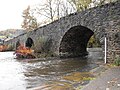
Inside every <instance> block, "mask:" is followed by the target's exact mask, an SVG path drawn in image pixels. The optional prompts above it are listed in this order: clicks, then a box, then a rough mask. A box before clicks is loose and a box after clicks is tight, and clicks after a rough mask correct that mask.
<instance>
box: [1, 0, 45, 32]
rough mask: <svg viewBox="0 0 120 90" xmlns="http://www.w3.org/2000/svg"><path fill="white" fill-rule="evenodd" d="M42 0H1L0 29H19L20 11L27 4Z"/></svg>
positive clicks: (20, 22) (37, 2)
mask: <svg viewBox="0 0 120 90" xmlns="http://www.w3.org/2000/svg"><path fill="white" fill-rule="evenodd" d="M41 1H42V2H43V1H44V0H2V1H1V2H0V30H6V29H21V24H22V21H23V18H22V12H23V10H25V9H26V8H27V6H28V5H30V6H34V5H36V4H39V3H41Z"/></svg>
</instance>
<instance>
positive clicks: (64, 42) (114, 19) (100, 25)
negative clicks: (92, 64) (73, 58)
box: [6, 0, 120, 61]
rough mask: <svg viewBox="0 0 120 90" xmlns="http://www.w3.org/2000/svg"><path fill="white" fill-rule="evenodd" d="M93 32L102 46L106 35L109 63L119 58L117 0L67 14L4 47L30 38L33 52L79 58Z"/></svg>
mask: <svg viewBox="0 0 120 90" xmlns="http://www.w3.org/2000/svg"><path fill="white" fill-rule="evenodd" d="M93 33H94V34H95V36H96V37H97V38H98V39H99V41H100V43H101V45H103V47H104V37H105V34H106V35H107V58H109V59H110V60H111V61H112V60H114V58H115V56H116V55H117V54H118V55H120V0H118V1H117V2H115V3H110V4H106V5H103V6H100V7H95V8H91V9H88V10H85V11H82V12H77V13H74V14H71V15H68V16H66V17H63V18H61V19H59V20H57V21H54V22H52V23H50V24H48V25H45V26H43V27H40V28H38V29H36V30H34V31H30V32H28V33H25V34H23V35H20V36H18V37H16V38H14V39H13V40H10V41H8V42H6V44H10V43H11V44H12V45H13V47H14V48H15V46H16V42H17V41H18V40H20V41H21V43H24V44H25V43H26V40H27V38H31V39H32V40H33V42H34V45H33V46H32V48H34V49H35V51H36V52H41V50H42V49H43V48H44V49H45V48H46V47H47V48H48V51H50V52H53V53H55V54H57V55H59V54H60V52H62V53H64V52H67V53H69V54H71V55H78V56H79V55H81V54H82V53H86V45H87V42H88V40H89V38H90V37H91V36H92V35H93ZM46 42H49V44H47V43H46ZM44 45H46V47H44ZM49 45H50V46H49Z"/></svg>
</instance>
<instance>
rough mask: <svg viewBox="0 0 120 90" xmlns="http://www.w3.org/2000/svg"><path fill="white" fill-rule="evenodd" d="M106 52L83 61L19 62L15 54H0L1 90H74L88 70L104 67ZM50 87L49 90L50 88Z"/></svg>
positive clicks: (97, 53)
mask: <svg viewBox="0 0 120 90" xmlns="http://www.w3.org/2000/svg"><path fill="white" fill-rule="evenodd" d="M103 62H104V61H103V52H101V51H100V50H97V51H91V52H89V55H88V56H86V57H81V58H67V59H59V58H58V59H53V60H39V59H38V60H33V61H30V60H29V61H27V60H17V59H15V56H14V55H13V52H0V90H26V89H31V88H34V87H39V88H41V89H40V90H44V88H47V90H66V89H67V90H74V89H75V88H76V87H77V86H78V84H79V83H80V80H81V78H82V77H83V76H89V74H86V73H89V70H91V69H93V68H95V67H98V66H99V64H102V63H103ZM49 88H50V89H49Z"/></svg>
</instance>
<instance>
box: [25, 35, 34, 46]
mask: <svg viewBox="0 0 120 90" xmlns="http://www.w3.org/2000/svg"><path fill="white" fill-rule="evenodd" d="M33 45H34V42H33V40H32V38H30V37H29V38H27V40H26V42H25V46H26V47H29V48H31V47H32V46H33Z"/></svg>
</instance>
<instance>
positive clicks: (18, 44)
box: [15, 40, 20, 49]
mask: <svg viewBox="0 0 120 90" xmlns="http://www.w3.org/2000/svg"><path fill="white" fill-rule="evenodd" d="M19 46H20V40H18V41H17V42H16V45H15V49H17V48H18V47H19Z"/></svg>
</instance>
